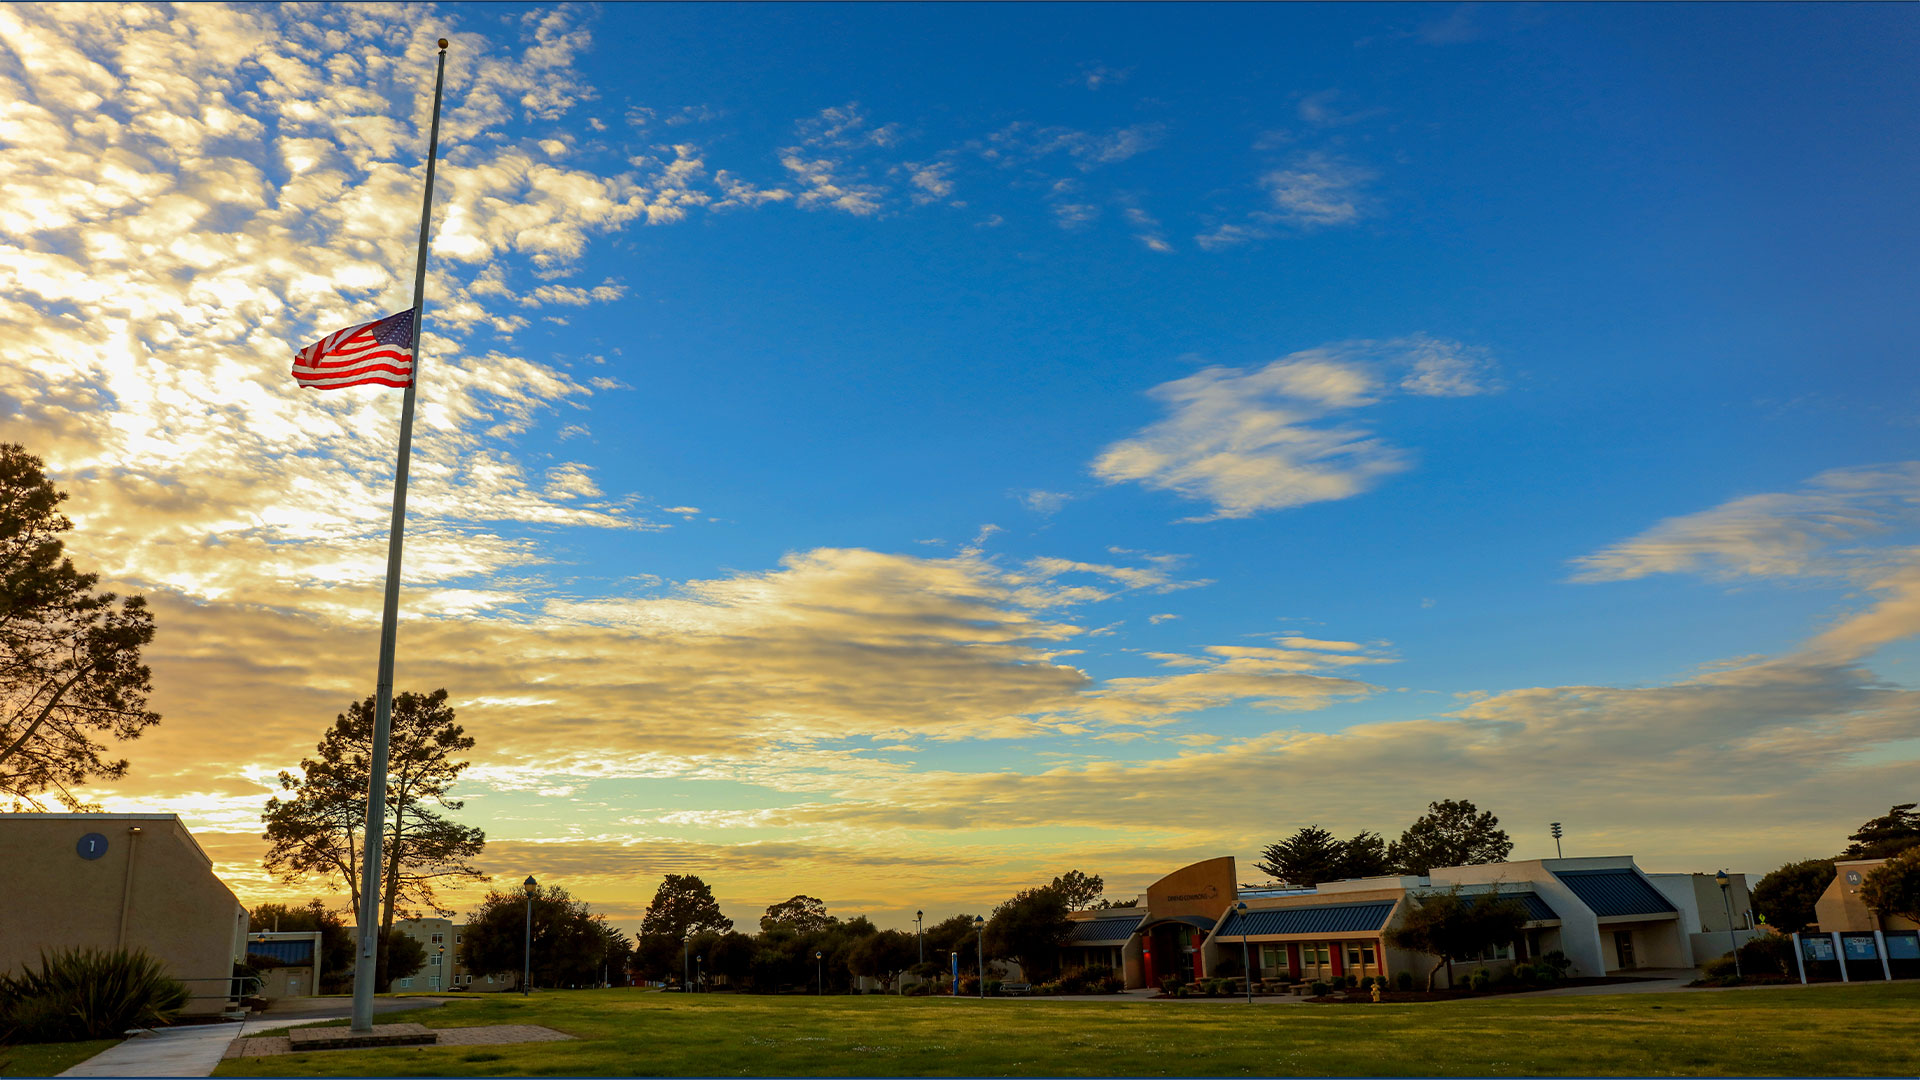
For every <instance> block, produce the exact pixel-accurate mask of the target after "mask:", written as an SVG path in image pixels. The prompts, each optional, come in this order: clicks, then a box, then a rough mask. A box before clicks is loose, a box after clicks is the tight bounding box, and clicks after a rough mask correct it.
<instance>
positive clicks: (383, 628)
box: [352, 38, 447, 1031]
mask: <svg viewBox="0 0 1920 1080" xmlns="http://www.w3.org/2000/svg"><path fill="white" fill-rule="evenodd" d="M446 77H447V39H446V38H441V39H440V65H439V70H437V71H436V72H435V73H434V76H433V125H432V128H431V130H430V133H429V134H428V136H427V195H426V200H425V202H424V204H423V205H422V206H421V207H420V251H419V254H418V255H417V256H416V257H415V260H414V264H413V350H412V352H413V377H412V378H411V379H408V380H407V389H406V396H405V398H404V399H403V400H402V401H401V403H400V460H399V464H398V465H396V466H395V468H394V472H393V526H392V528H391V529H390V530H389V531H388V533H387V594H386V606H385V608H384V610H383V611H382V612H381V615H380V680H379V684H378V687H377V689H376V694H375V708H374V714H373V761H372V775H371V776H370V777H369V779H368V783H367V831H366V862H365V864H364V866H363V867H362V869H361V872H360V954H359V956H357V957H355V959H354V965H353V1027H352V1030H354V1031H372V1030H373V984H374V979H375V978H376V976H377V974H378V970H377V968H378V964H379V941H380V847H381V844H380V839H381V835H380V834H381V831H382V829H383V828H384V826H385V824H386V803H387V799H386V794H387V736H388V733H389V731H390V729H391V728H392V724H393V643H394V638H395V636H396V633H397V629H398V627H397V624H398V622H399V618H400V542H401V539H402V538H403V536H404V535H405V533H406V529H407V464H408V462H409V461H411V460H412V458H413V388H414V387H415V386H417V385H419V383H420V324H421V321H422V320H421V316H422V315H424V314H425V312H424V311H423V310H422V309H423V307H424V305H425V304H426V293H427V233H428V227H429V226H430V225H431V224H432V222H433V164H434V159H435V158H436V157H437V156H438V155H439V152H440V88H441V86H442V85H444V84H445V82H446Z"/></svg>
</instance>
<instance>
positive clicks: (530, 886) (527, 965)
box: [520, 874, 540, 995]
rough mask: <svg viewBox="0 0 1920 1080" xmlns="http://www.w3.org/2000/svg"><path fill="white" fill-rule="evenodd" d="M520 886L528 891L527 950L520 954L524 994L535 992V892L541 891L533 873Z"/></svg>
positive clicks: (521, 981) (521, 985)
mask: <svg viewBox="0 0 1920 1080" xmlns="http://www.w3.org/2000/svg"><path fill="white" fill-rule="evenodd" d="M520 887H521V888H522V889H524V890H526V893H527V941H526V947H525V951H523V952H522V953H521V954H520V957H521V960H522V967H521V972H520V993H521V994H523V995H524V994H531V993H533V894H534V893H537V892H539V891H540V883H539V882H537V881H535V880H533V875H532V874H528V875H527V880H525V881H523V882H521V883H520Z"/></svg>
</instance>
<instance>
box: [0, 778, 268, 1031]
mask: <svg viewBox="0 0 1920 1080" xmlns="http://www.w3.org/2000/svg"><path fill="white" fill-rule="evenodd" d="M0 867H3V868H5V872H6V876H7V890H6V900H5V910H4V911H0V971H7V972H17V971H18V970H19V969H20V968H22V967H23V966H25V965H26V964H29V963H38V962H39V959H40V955H41V953H42V951H51V950H54V949H72V948H85V947H89V946H90V947H93V948H99V949H114V948H120V947H126V948H140V949H145V950H146V951H147V953H148V954H150V955H151V956H153V957H154V958H155V959H156V960H158V961H159V962H160V963H161V965H162V966H163V967H165V968H166V970H167V973H168V974H170V975H172V976H173V977H174V978H176V979H179V980H181V981H182V982H184V983H186V985H187V991H188V993H190V994H191V995H193V996H192V999H191V1000H190V1001H189V1002H188V1005H187V1009H186V1011H187V1012H188V1013H189V1014H207V1013H220V1012H225V1011H228V1010H230V1009H233V1008H237V1007H238V1005H239V998H238V996H237V995H238V992H239V990H240V987H238V986H237V985H236V983H235V980H234V977H233V975H234V965H235V964H236V963H238V962H240V961H241V960H243V959H244V958H245V956H246V942H245V939H246V935H247V911H246V909H245V908H244V907H242V906H240V901H239V899H238V898H237V897H235V896H234V895H233V890H232V889H229V888H227V886H226V884H225V883H224V882H222V881H221V880H220V878H219V877H218V876H216V875H215V874H214V872H213V860H212V859H210V858H208V857H207V853H206V852H205V851H204V850H203V849H202V848H201V847H200V845H199V843H198V842H196V841H195V840H194V838H193V836H192V835H191V834H190V833H188V832H187V829H186V826H184V825H182V824H181V823H180V819H179V817H178V816H176V815H173V814H0Z"/></svg>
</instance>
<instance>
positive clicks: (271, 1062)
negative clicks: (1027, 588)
mask: <svg viewBox="0 0 1920 1080" xmlns="http://www.w3.org/2000/svg"><path fill="white" fill-rule="evenodd" d="M1917 1016H1920V984H1916V983H1906V984H1894V985H1892V986H1888V985H1886V984H1878V985H1862V986H1854V987H1814V988H1809V989H1800V988H1797V987H1796V988H1793V989H1781V990H1733V991H1723V992H1716V993H1693V994H1621V995H1611V996H1594V997H1544V998H1543V997H1526V996H1518V997H1499V998H1490V999H1487V1000H1483V1001H1461V1002H1448V1003H1440V1004H1427V1005H1304V1004H1302V1005H1275V1004H1265V1005H1254V1006H1251V1007H1249V1006H1247V1005H1244V1004H1239V1003H1226V1002H1220V1001H1194V1002H1140V1001H1135V1002H1121V1001H1111V1002H1108V1001H1048V1000H1045V999H1030V998H1029V999H1010V1000H1002V999H990V1000H987V1001H977V1000H971V999H964V998H963V999H961V1000H958V1001H955V1000H952V999H943V998H904V999H903V998H886V997H843V998H834V997H829V998H826V999H820V998H806V997H754V996H738V997H736V996H733V995H728V994H713V995H708V996H694V997H681V996H679V995H669V994H661V993H655V992H648V991H630V990H582V991H562V992H553V993H542V994H535V995H534V996H533V997H531V998H521V997H518V996H514V995H504V994H503V995H497V996H496V995H486V996H480V995H476V996H475V998H474V999H473V1000H470V1001H460V1002H455V1003H453V1004H450V1005H448V1006H446V1007H444V1008H440V1009H427V1010H422V1011H419V1012H413V1013H405V1014H389V1015H383V1016H381V1017H380V1019H381V1020H382V1021H383V1022H391V1021H397V1020H413V1021H418V1022H420V1023H423V1024H426V1025H427V1026H429V1027H462V1026H467V1025H472V1024H542V1025H545V1026H547V1027H551V1028H556V1029H558V1030H560V1031H564V1032H567V1033H569V1034H572V1035H576V1036H578V1037H579V1038H580V1041H579V1042H566V1043H530V1044H522V1045H517V1046H483V1047H448V1048H446V1049H431V1048H423V1049H396V1050H365V1051H332V1052H324V1051H323V1052H315V1053H307V1054H289V1055H284V1056H280V1057H269V1058H246V1059H239V1060H229V1061H226V1062H223V1063H222V1064H221V1067H220V1070H219V1071H218V1072H216V1073H215V1074H214V1075H216V1076H261V1075H264V1076H362V1075H373V1074H379V1075H392V1076H499V1075H532V1076H555V1075H583V1076H662V1075H665V1076H682V1075H701V1076H764V1075H798V1076H818V1075H853V1076H870V1075H894V1076H954V1075H975V1076H1034V1075H1067V1076H1106V1075H1116V1074H1131V1075H1145V1076H1156V1075H1159V1076H1191V1075H1211V1076H1241V1075H1244V1076H1263V1075H1266V1076H1270V1075H1280V1076H1288V1075H1303V1074H1304V1075H1329V1074H1331V1075H1356V1074H1368V1075H1386V1076H1393V1075H1428V1074H1439V1075H1483V1076H1501V1075H1542V1074H1548V1075H1552V1074H1600V1075H1606V1074H1633V1075H1654V1076H1658V1075H1726V1074H1746V1075H1755V1074H1758V1075H1811V1076H1829V1075H1854V1076H1859V1075H1904V1076H1913V1075H1916V1074H1920V1041H1917V1040H1915V1039H1914V1037H1913V1036H1914V1032H1915V1030H1916V1017H1917Z"/></svg>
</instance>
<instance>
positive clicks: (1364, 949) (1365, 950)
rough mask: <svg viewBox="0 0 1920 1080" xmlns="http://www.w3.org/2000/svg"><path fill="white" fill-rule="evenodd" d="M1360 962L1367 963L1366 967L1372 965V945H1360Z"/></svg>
mask: <svg viewBox="0 0 1920 1080" xmlns="http://www.w3.org/2000/svg"><path fill="white" fill-rule="evenodd" d="M1360 962H1361V963H1363V964H1365V965H1367V966H1368V967H1372V966H1373V962H1374V961H1373V946H1371V945H1362V946H1360Z"/></svg>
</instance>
